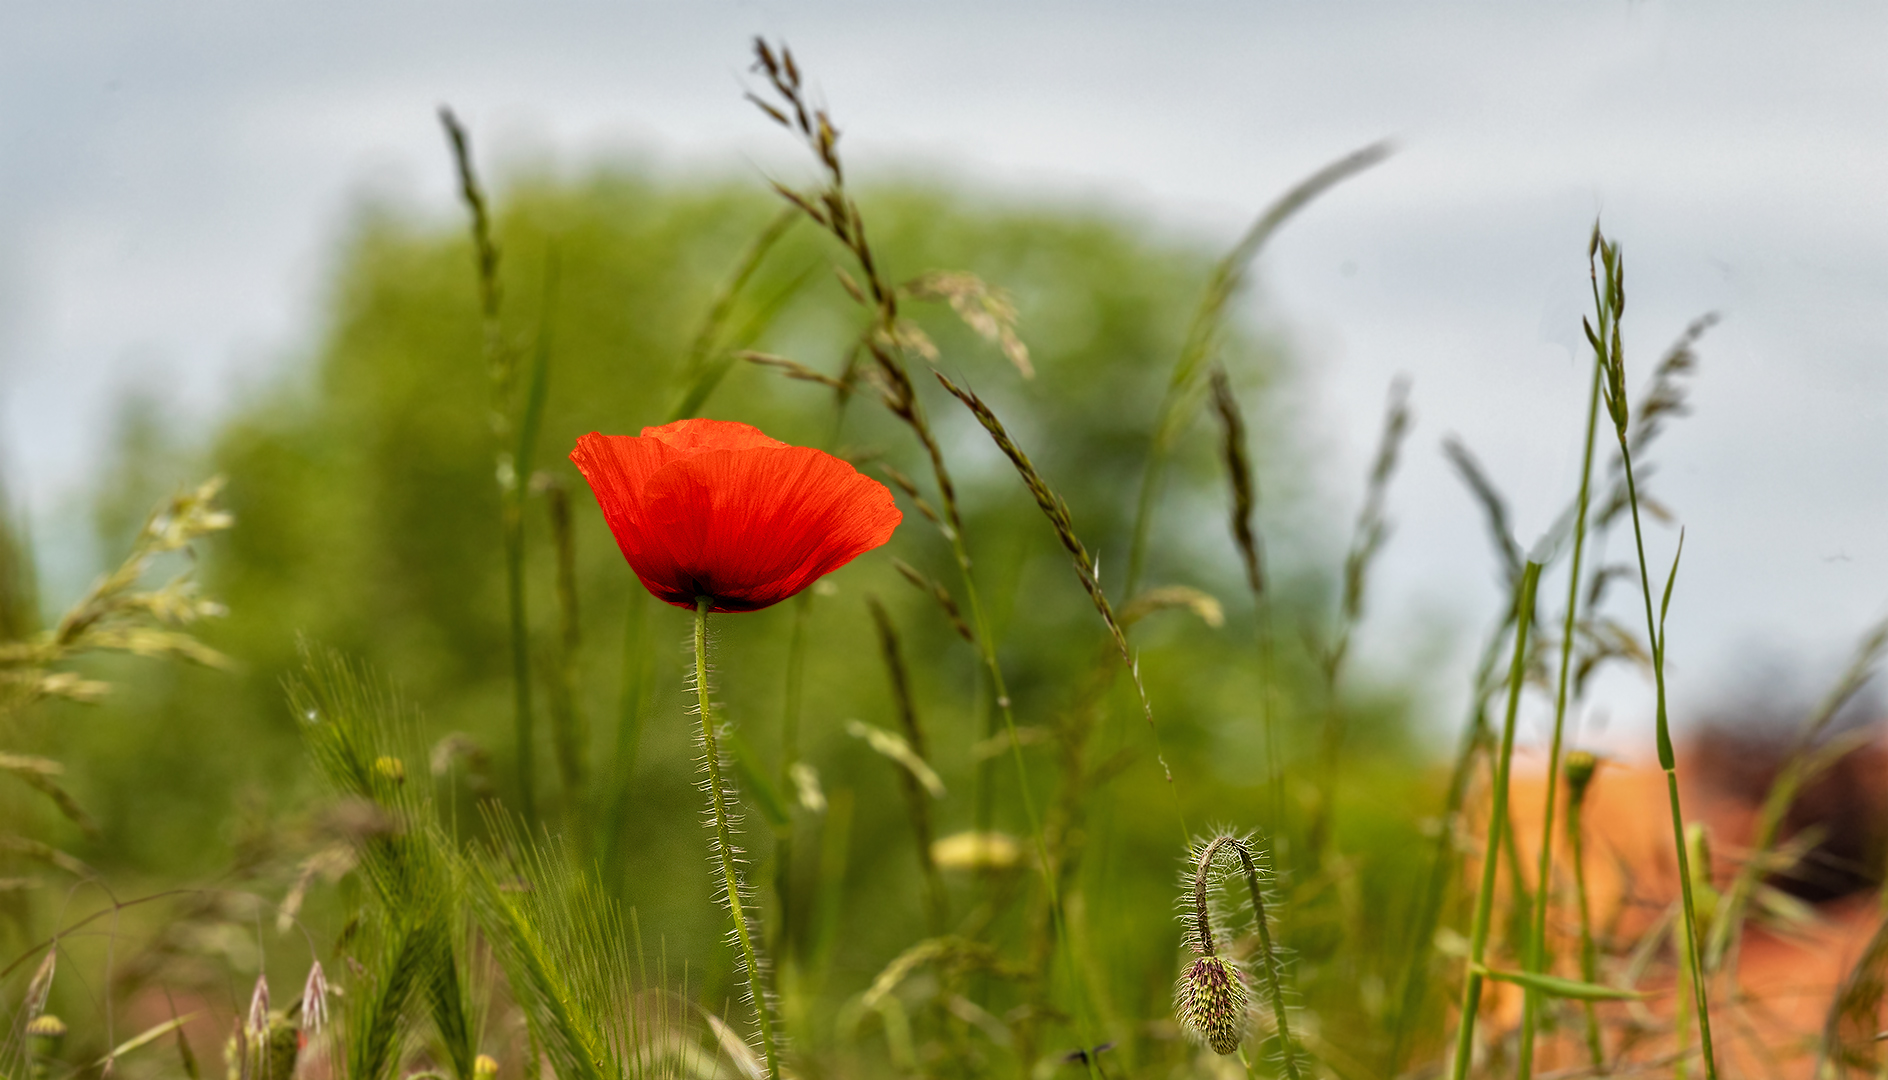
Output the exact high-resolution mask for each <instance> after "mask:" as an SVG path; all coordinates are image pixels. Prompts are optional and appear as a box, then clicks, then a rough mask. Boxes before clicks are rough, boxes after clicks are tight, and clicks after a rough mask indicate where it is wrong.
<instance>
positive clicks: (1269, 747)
mask: <svg viewBox="0 0 1888 1080" xmlns="http://www.w3.org/2000/svg"><path fill="white" fill-rule="evenodd" d="M1211 383H1212V392H1213V413H1214V415H1215V416H1217V417H1218V418H1219V422H1220V436H1221V442H1220V456H1221V457H1222V458H1223V459H1224V460H1225V462H1226V483H1227V486H1228V487H1230V488H1231V489H1232V514H1231V522H1232V534H1233V542H1234V543H1235V544H1236V545H1237V546H1238V548H1239V558H1240V562H1241V563H1242V564H1243V565H1244V567H1245V572H1246V587H1247V588H1248V589H1249V590H1250V591H1251V593H1252V606H1253V615H1254V618H1255V620H1256V626H1255V628H1254V631H1253V636H1254V638H1255V639H1256V640H1255V644H1256V646H1257V648H1258V660H1259V727H1260V729H1261V730H1262V731H1263V733H1264V739H1265V788H1266V797H1267V799H1268V800H1269V802H1270V806H1269V808H1268V809H1269V821H1270V823H1271V832H1272V837H1273V840H1272V844H1273V846H1274V847H1276V846H1277V845H1278V844H1279V843H1280V842H1281V841H1282V840H1283V838H1284V837H1285V836H1286V835H1287V832H1288V830H1287V829H1286V828H1285V777H1284V770H1283V768H1281V763H1280V761H1279V759H1278V730H1277V729H1278V720H1277V714H1278V702H1277V700H1276V696H1277V690H1278V680H1277V677H1276V674H1277V673H1276V672H1275V670H1274V657H1273V642H1272V598H1271V594H1270V593H1269V592H1267V591H1266V588H1265V545H1264V544H1263V543H1262V542H1261V541H1260V536H1259V531H1258V528H1257V526H1256V525H1255V524H1254V521H1253V518H1254V516H1255V515H1256V513H1257V511H1258V499H1259V493H1258V482H1257V477H1256V475H1255V473H1254V471H1253V468H1252V458H1251V450H1250V448H1249V447H1248V446H1247V442H1246V422H1245V416H1244V414H1243V413H1242V412H1241V411H1240V408H1239V399H1238V397H1237V396H1235V395H1234V394H1233V390H1232V380H1231V378H1229V377H1228V376H1227V374H1226V369H1225V367H1224V366H1223V365H1219V364H1215V365H1213V373H1212V377H1211Z"/></svg>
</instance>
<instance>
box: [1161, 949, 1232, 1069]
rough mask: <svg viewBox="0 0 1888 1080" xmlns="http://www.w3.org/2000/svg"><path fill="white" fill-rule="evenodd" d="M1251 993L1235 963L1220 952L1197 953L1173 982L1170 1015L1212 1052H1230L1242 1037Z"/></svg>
mask: <svg viewBox="0 0 1888 1080" xmlns="http://www.w3.org/2000/svg"><path fill="white" fill-rule="evenodd" d="M1251 997H1252V995H1251V993H1250V992H1249V991H1248V990H1247V989H1246V976H1245V972H1243V971H1241V970H1240V968H1239V965H1238V964H1237V963H1235V962H1234V961H1232V960H1230V959H1228V958H1226V957H1224V956H1201V957H1197V958H1195V959H1194V961H1193V962H1192V963H1191V964H1188V965H1187V970H1186V973H1185V974H1183V975H1181V976H1180V981H1179V982H1178V983H1177V984H1175V986H1174V991H1173V1011H1174V1016H1175V1018H1176V1019H1178V1020H1179V1021H1180V1025H1181V1026H1182V1027H1184V1028H1185V1029H1186V1030H1187V1032H1188V1033H1189V1034H1191V1035H1193V1036H1195V1037H1197V1038H1199V1039H1200V1040H1201V1041H1202V1042H1204V1043H1206V1045H1208V1046H1210V1047H1212V1048H1213V1051H1214V1052H1215V1053H1219V1054H1231V1053H1234V1052H1236V1051H1237V1050H1238V1049H1239V1044H1240V1043H1242V1042H1244V1041H1245V1037H1246V1026H1247V1016H1248V1010H1247V1005H1248V1004H1249V1003H1250V1001H1251Z"/></svg>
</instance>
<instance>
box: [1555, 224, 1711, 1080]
mask: <svg viewBox="0 0 1888 1080" xmlns="http://www.w3.org/2000/svg"><path fill="white" fill-rule="evenodd" d="M1596 256H1597V257H1598V258H1599V260H1600V263H1601V264H1603V265H1604V270H1605V283H1604V287H1603V288H1602V284H1601V280H1600V266H1599V265H1595V264H1594V263H1593V260H1594V258H1595V257H1596ZM1587 261H1588V264H1589V266H1591V267H1592V271H1593V272H1592V278H1593V303H1594V311H1595V316H1596V318H1597V320H1598V324H1599V325H1598V327H1597V329H1596V328H1595V327H1594V325H1593V324H1592V323H1587V324H1585V326H1586V335H1587V340H1588V341H1589V342H1590V343H1591V344H1592V345H1593V350H1594V353H1595V355H1596V356H1598V357H1599V358H1600V363H1601V365H1602V366H1603V367H1604V368H1605V370H1606V379H1605V386H1604V393H1605V397H1606V406H1607V410H1608V412H1609V413H1610V414H1611V415H1612V419H1613V426H1614V429H1615V431H1616V433H1617V435H1618V439H1619V458H1620V464H1621V468H1622V469H1623V470H1624V473H1625V479H1626V502H1627V505H1628V507H1629V508H1630V509H1631V512H1632V540H1633V548H1634V551H1635V553H1636V554H1637V556H1638V565H1639V588H1640V593H1641V595H1642V596H1643V597H1644V600H1645V629H1646V636H1647V638H1648V639H1649V641H1650V646H1651V650H1652V679H1653V686H1654V687H1655V691H1656V694H1657V711H1656V717H1657V724H1658V756H1659V767H1660V768H1661V769H1663V770H1664V771H1665V789H1666V793H1667V795H1668V797H1669V801H1670V803H1671V812H1672V847H1673V849H1674V851H1675V853H1676V855H1677V863H1678V885H1679V900H1680V906H1681V908H1682V909H1683V914H1684V928H1683V932H1684V934H1685V937H1686V942H1685V948H1684V950H1683V955H1684V956H1685V959H1686V966H1687V967H1689V968H1690V979H1691V985H1692V996H1693V998H1694V999H1695V1000H1694V1006H1695V1008H1696V1009H1697V1013H1698V1041H1699V1048H1700V1050H1701V1051H1702V1055H1703V1058H1704V1073H1705V1078H1706V1080H1717V1058H1716V1055H1715V1054H1714V1053H1713V1051H1712V1045H1711V1009H1710V1003H1709V1001H1708V996H1707V991H1706V989H1705V983H1704V978H1703V970H1702V963H1701V957H1700V955H1699V954H1700V951H1701V950H1700V948H1699V945H1700V942H1699V937H1698V915H1697V908H1696V904H1695V903H1694V901H1693V898H1692V887H1691V861H1690V857H1689V855H1688V854H1687V852H1686V850H1685V848H1686V844H1685V815H1684V811H1683V808H1682V806H1681V805H1680V801H1679V795H1678V758H1677V754H1676V752H1675V751H1674V750H1673V748H1672V734H1671V724H1670V720H1669V718H1668V713H1667V709H1666V698H1665V629H1664V623H1665V616H1664V612H1665V610H1666V609H1669V608H1670V606H1671V602H1672V586H1673V584H1675V583H1676V581H1677V578H1678V556H1676V555H1675V556H1673V559H1672V569H1671V574H1670V575H1669V576H1668V577H1667V578H1666V581H1665V594H1664V599H1663V601H1662V602H1661V605H1660V610H1659V612H1658V613H1656V614H1655V613H1654V612H1653V609H1652V576H1651V571H1650V568H1649V567H1648V564H1647V562H1646V557H1645V529H1644V526H1643V524H1642V523H1641V521H1640V514H1639V489H1638V486H1637V483H1636V481H1635V480H1634V477H1633V471H1632V440H1631V439H1629V438H1628V437H1627V427H1628V423H1629V420H1630V407H1629V404H1628V402H1627V399H1626V361H1625V352H1624V349H1623V347H1622V345H1621V337H1620V330H1619V319H1620V315H1621V314H1622V313H1623V312H1624V311H1625V307H1626V283H1625V282H1626V271H1625V260H1624V257H1623V256H1622V255H1621V253H1620V250H1619V244H1618V243H1617V242H1614V241H1608V240H1606V239H1605V238H1604V237H1603V236H1602V235H1601V233H1600V229H1599V225H1598V223H1595V224H1594V226H1593V238H1592V241H1591V242H1590V244H1589V245H1588V247H1587ZM1683 552H1684V537H1683V535H1682V534H1681V535H1680V537H1679V553H1680V555H1682V554H1683Z"/></svg>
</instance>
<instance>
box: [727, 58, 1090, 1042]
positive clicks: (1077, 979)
mask: <svg viewBox="0 0 1888 1080" xmlns="http://www.w3.org/2000/svg"><path fill="white" fill-rule="evenodd" d="M754 56H755V66H754V70H755V71H757V72H759V73H761V74H763V75H765V77H766V78H767V81H768V84H769V86H770V87H771V88H772V89H773V91H774V93H775V95H776V96H777V99H778V101H779V102H780V104H779V106H776V105H773V104H769V103H768V102H766V101H763V100H761V99H760V98H759V97H757V96H755V95H753V94H749V95H748V98H749V100H751V101H752V102H753V103H754V104H755V105H757V106H758V107H759V108H760V109H761V110H762V112H764V113H766V114H767V116H768V117H769V118H771V119H772V120H774V121H775V122H776V123H778V124H780V125H781V126H782V127H784V128H786V129H787V130H788V131H790V132H793V133H794V134H795V135H796V136H798V137H799V138H800V139H801V140H803V141H804V142H805V143H806V145H807V147H808V149H810V150H811V151H812V152H813V155H814V157H815V158H816V159H817V160H818V161H819V163H820V166H821V167H822V168H823V169H824V171H825V173H826V182H825V185H824V186H823V188H822V189H821V190H819V191H817V192H813V193H810V194H802V193H800V192H797V191H794V190H792V189H790V188H788V187H786V186H784V185H781V184H775V185H774V189H775V191H776V193H778V194H779V195H780V196H781V197H782V198H784V199H786V200H787V202H788V203H790V204H791V205H793V206H794V207H797V208H798V209H799V210H800V212H801V213H803V214H804V215H805V216H806V217H807V218H809V219H810V220H812V221H813V222H814V223H815V224H816V225H818V226H819V227H820V228H821V229H823V230H825V231H826V232H827V233H829V234H831V235H832V237H833V238H834V239H835V240H837V241H838V242H839V243H840V245H841V246H843V247H844V248H845V249H846V251H847V252H848V253H850V254H851V256H852V257H853V260H854V261H855V263H856V264H857V266H858V269H859V272H860V273H861V274H862V275H863V276H864V285H863V287H855V288H856V291H855V296H856V298H857V299H858V300H859V302H860V303H861V304H862V305H865V306H867V307H869V308H870V309H871V325H870V326H869V327H868V328H867V330H866V332H865V334H864V335H863V337H862V339H861V342H860V348H862V349H863V350H864V351H865V353H866V355H867V357H868V359H869V360H870V362H871V365H872V368H871V370H872V373H873V375H874V377H875V378H874V381H875V382H876V383H877V389H878V398H879V401H880V403H881V404H882V405H884V406H885V408H886V409H887V410H888V411H889V412H891V413H892V415H894V416H895V417H897V418H898V419H899V420H900V421H901V422H903V423H904V425H905V426H906V427H907V428H909V429H910V431H911V433H912V435H913V436H914V437H916V438H917V440H918V444H919V446H920V447H921V448H922V449H923V450H924V453H925V456H926V458H927V460H928V461H929V462H930V465H931V472H932V476H933V477H934V479H935V482H936V485H937V490H938V501H939V503H940V504H941V506H942V510H943V516H942V520H940V521H939V522H938V524H939V527H940V529H941V530H942V531H943V532H944V534H945V538H946V539H947V540H948V541H949V543H950V546H951V554H952V556H953V558H954V559H955V560H956V562H957V569H958V574H959V576H960V578H961V579H962V581H963V585H964V597H965V601H966V602H967V604H968V605H969V608H970V616H971V627H972V629H973V630H974V632H975V635H976V641H977V646H978V653H979V658H980V659H981V660H982V662H983V667H984V670H985V671H986V672H987V673H988V674H989V677H990V693H991V696H992V699H993V700H994V701H995V702H996V706H997V711H998V713H999V714H1000V715H1001V716H1002V718H1003V726H1004V730H1005V731H1006V732H1007V733H1008V735H1009V742H1010V757H1011V759H1012V761H1013V762H1014V764H1015V766H1016V774H1017V780H1018V784H1017V788H1018V792H1019V795H1020V798H1021V800H1022V803H1023V810H1024V813H1025V815H1026V817H1027V819H1028V822H1029V829H1030V835H1031V838H1032V840H1033V841H1034V845H1035V848H1036V852H1037V856H1038V861H1039V863H1040V870H1041V873H1042V877H1043V887H1044V892H1045V896H1046V899H1047V902H1048V905H1049V908H1050V912H1051V916H1052V918H1053V920H1054V925H1055V930H1056V936H1057V939H1058V941H1060V942H1061V943H1062V948H1061V950H1060V952H1061V953H1062V956H1063V961H1064V963H1065V964H1066V965H1067V970H1068V972H1069V978H1070V980H1071V982H1072V983H1073V984H1074V985H1075V987H1076V989H1077V992H1078V994H1079V995H1080V997H1081V999H1082V1003H1083V1005H1082V1012H1083V1015H1084V1016H1085V1017H1087V1020H1086V1021H1085V1022H1086V1023H1087V1024H1088V1025H1090V1026H1092V1024H1093V1019H1092V1002H1091V1001H1090V999H1089V995H1088V987H1087V986H1086V984H1085V983H1084V982H1083V980H1082V976H1081V971H1080V965H1078V964H1076V963H1075V960H1074V958H1073V957H1072V956H1071V955H1069V950H1070V949H1072V948H1073V945H1072V944H1071V943H1070V940H1069V936H1068V932H1067V926H1066V925H1065V922H1064V919H1063V911H1062V898H1061V890H1060V889H1059V888H1058V887H1057V885H1056V872H1055V869H1054V867H1053V866H1052V865H1051V863H1050V861H1049V848H1048V842H1047V839H1046V838H1045V835H1044V832H1043V826H1042V815H1041V814H1040V812H1039V811H1038V809H1037V807H1036V802H1035V795H1034V794H1033V792H1032V790H1031V786H1030V781H1029V770H1028V767H1027V764H1026V763H1025V762H1024V760H1023V751H1022V741H1021V739H1020V738H1019V737H1018V735H1017V729H1016V717H1015V712H1014V710H1013V709H1012V707H1011V702H1010V696H1009V688H1008V685H1007V683H1006V682H1005V680H1004V677H1003V668H1002V665H1001V664H1000V663H999V662H998V659H997V655H996V643H995V641H994V639H993V637H992V635H991V633H990V622H989V618H988V616H987V614H986V612H985V609H984V604H983V600H982V597H981V595H980V594H979V592H978V589H977V584H976V577H975V574H974V573H973V572H972V569H971V559H970V549H969V546H968V544H967V542H966V540H965V537H964V527H963V518H962V516H961V514H960V513H959V511H958V506H957V494H956V485H955V484H954V482H953V481H952V479H951V475H950V469H949V467H948V466H947V465H946V464H945V461H944V451H943V448H942V447H941V446H940V445H939V444H938V441H937V438H936V436H935V435H934V434H933V433H932V431H931V428H930V423H929V421H928V420H927V418H926V416H925V411H924V405H923V402H922V401H921V400H920V399H919V398H918V394H917V388H916V387H915V386H914V385H913V383H912V380H911V375H910V373H909V371H907V369H906V367H905V364H904V363H903V361H902V359H901V358H900V354H901V353H902V347H901V346H900V345H899V344H898V342H899V340H900V338H899V315H898V301H899V290H898V289H897V288H896V287H895V286H893V285H892V284H891V283H890V282H889V281H888V280H887V279H886V278H885V276H884V272H883V269H882V263H881V262H880V261H879V259H878V258H877V256H876V254H875V253H874V251H873V250H872V246H871V244H870V243H869V242H868V240H867V239H866V231H865V222H864V219H863V217H862V216H861V215H860V213H859V208H858V205H857V203H855V202H854V201H853V199H852V196H851V194H850V193H849V192H848V191H847V188H846V183H845V171H844V168H843V166H842V165H841V163H840V158H839V154H838V150H837V147H838V140H839V133H838V130H837V129H836V128H835V127H834V126H833V123H832V118H831V117H830V116H829V115H828V114H827V112H826V110H825V109H823V108H820V107H817V106H813V105H810V104H809V103H808V102H807V100H806V91H805V85H804V83H803V81H802V78H801V73H800V70H799V67H798V65H797V64H796V63H795V62H794V59H793V55H792V53H791V51H789V50H787V49H786V48H784V47H782V48H781V49H780V50H779V52H778V53H776V52H775V51H774V50H773V49H772V48H771V47H770V46H768V44H767V43H766V42H765V41H764V40H761V39H756V40H755V42H754ZM848 280H849V279H848ZM850 372H851V365H850V363H849V364H848V373H849V375H850ZM846 385H849V383H846V382H842V384H841V388H842V390H843V387H844V386H846ZM1083 1034H1084V1039H1083V1042H1084V1043H1085V1044H1086V1045H1095V1044H1096V1042H1097V1040H1095V1039H1094V1038H1093V1037H1092V1036H1093V1032H1092V1031H1085V1032H1084V1033H1083ZM1093 1057H1094V1055H1092V1054H1091V1055H1088V1056H1087V1058H1086V1059H1085V1068H1086V1069H1087V1072H1088V1075H1089V1076H1090V1077H1091V1078H1093V1077H1094V1076H1095V1075H1096V1064H1095V1062H1094V1060H1093Z"/></svg>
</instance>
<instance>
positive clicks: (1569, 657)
mask: <svg viewBox="0 0 1888 1080" xmlns="http://www.w3.org/2000/svg"><path fill="white" fill-rule="evenodd" d="M1604 370H1605V369H1604V368H1603V367H1602V366H1601V364H1600V361H1599V358H1598V357H1594V359H1593V388H1592V389H1591V390H1590V391H1589V392H1588V394H1587V404H1586V446H1585V450H1584V451H1583V453H1582V455H1581V458H1580V495H1579V504H1578V507H1577V508H1576V509H1575V511H1574V519H1573V565H1572V567H1571V568H1569V570H1568V571H1567V613H1566V619H1565V621H1564V622H1563V624H1562V627H1561V632H1560V678H1559V683H1558V685H1557V686H1556V688H1555V692H1554V734H1553V738H1552V740H1551V741H1550V742H1549V744H1548V747H1547V797H1546V804H1545V806H1544V807H1543V809H1542V811H1541V847H1540V873H1539V875H1538V877H1537V878H1536V885H1535V889H1534V897H1535V904H1534V925H1533V927H1532V930H1531V932H1530V933H1529V935H1528V944H1527V956H1526V958H1525V959H1526V964H1527V970H1528V971H1532V972H1537V973H1538V972H1542V971H1545V970H1546V967H1547V899H1548V896H1549V895H1551V888H1552V884H1553V880H1552V879H1553V871H1554V803H1555V797H1556V796H1557V795H1558V794H1559V783H1560V747H1561V740H1562V738H1563V736H1564V735H1565V733H1566V730H1567V688H1568V685H1569V676H1571V675H1572V673H1573V642H1574V632H1575V629H1576V628H1577V626H1578V622H1579V612H1580V570H1581V563H1582V559H1583V557H1584V556H1585V554H1586V512H1587V502H1588V499H1589V497H1590V495H1591V492H1592V484H1593V446H1594V443H1595V441H1596V440H1597V436H1598V433H1599V426H1600V378H1601V375H1602V374H1603V373H1604ZM1590 1008H1591V1006H1589V1009H1590ZM1540 1009H1541V995H1540V992H1539V991H1536V990H1528V991H1527V992H1526V996H1525V998H1524V999H1523V1003H1522V1006H1521V1012H1522V1016H1521V1045H1520V1049H1519V1052H1518V1053H1517V1055H1516V1058H1517V1060H1516V1063H1515V1076H1516V1077H1518V1078H1519V1080H1528V1078H1529V1077H1531V1076H1533V1075H1534V1034H1535V1029H1536V1027H1537V1026H1538V1025H1539V1023H1540Z"/></svg>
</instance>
